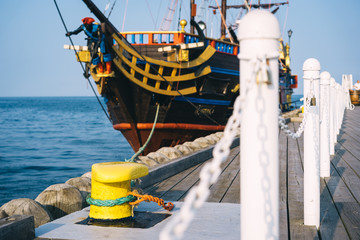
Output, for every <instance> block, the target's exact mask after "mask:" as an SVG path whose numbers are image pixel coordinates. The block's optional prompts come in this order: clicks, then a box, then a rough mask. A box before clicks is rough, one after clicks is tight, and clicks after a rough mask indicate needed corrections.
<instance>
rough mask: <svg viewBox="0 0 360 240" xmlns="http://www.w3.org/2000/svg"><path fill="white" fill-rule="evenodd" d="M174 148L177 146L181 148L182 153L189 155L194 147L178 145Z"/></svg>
mask: <svg viewBox="0 0 360 240" xmlns="http://www.w3.org/2000/svg"><path fill="white" fill-rule="evenodd" d="M174 148H176V149H177V150H179V151H180V152H181V153H182V155H188V154H190V153H192V149H191V148H189V147H188V146H185V145H183V144H182V145H176V146H175V147H174Z"/></svg>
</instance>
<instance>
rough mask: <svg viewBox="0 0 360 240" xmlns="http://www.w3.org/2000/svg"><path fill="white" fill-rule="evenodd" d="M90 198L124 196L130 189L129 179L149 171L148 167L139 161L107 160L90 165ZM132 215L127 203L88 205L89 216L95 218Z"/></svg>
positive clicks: (112, 218)
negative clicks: (111, 205)
mask: <svg viewBox="0 0 360 240" xmlns="http://www.w3.org/2000/svg"><path fill="white" fill-rule="evenodd" d="M91 171H92V173H91V175H92V177H91V198H93V199H99V200H115V199H118V198H122V197H126V195H127V193H128V192H130V191H131V180H132V179H137V178H140V177H143V176H145V175H147V174H148V173H149V170H148V168H147V167H146V166H145V165H143V164H139V163H129V162H107V163H96V164H94V165H92V170H91ZM132 215H133V212H132V207H131V206H130V205H129V203H124V204H121V205H116V206H113V207H104V206H101V207H100V206H95V205H91V206H90V214H89V217H90V218H93V219H97V220H118V219H122V218H126V217H130V216H132Z"/></svg>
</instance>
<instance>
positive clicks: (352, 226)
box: [145, 107, 360, 239]
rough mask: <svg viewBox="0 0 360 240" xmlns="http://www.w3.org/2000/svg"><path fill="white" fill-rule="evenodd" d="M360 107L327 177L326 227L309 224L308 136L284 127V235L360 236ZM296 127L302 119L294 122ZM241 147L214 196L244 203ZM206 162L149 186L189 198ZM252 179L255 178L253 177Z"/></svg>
mask: <svg viewBox="0 0 360 240" xmlns="http://www.w3.org/2000/svg"><path fill="white" fill-rule="evenodd" d="M359 120H360V107H356V108H355V109H354V110H353V111H350V110H346V112H345V116H344V121H343V124H342V128H341V130H340V134H339V135H338V139H337V140H338V142H337V144H336V146H335V151H336V153H335V155H334V156H331V177H329V178H322V179H321V189H320V190H321V193H320V201H321V213H320V221H321V223H320V229H319V230H317V229H316V227H315V226H304V185H303V179H304V166H303V152H304V150H303V137H300V138H299V139H292V138H290V137H287V136H286V135H285V134H284V133H283V132H279V133H280V134H279V146H280V149H279V150H280V152H279V157H280V203H279V204H280V205H279V206H280V226H281V227H280V239H360V204H359V202H360V124H359V123H360V121H359ZM289 126H290V127H291V128H292V130H293V131H294V130H296V129H297V128H298V127H299V123H289ZM239 149H240V148H239V147H235V148H233V149H232V150H231V153H230V156H229V157H228V159H227V161H226V162H225V163H223V165H222V169H223V171H222V173H221V175H220V177H219V180H218V182H217V183H216V184H214V185H212V186H211V195H210V196H209V198H208V202H218V203H240V174H241V171H240V162H239ZM203 164H204V163H201V164H198V165H196V166H194V167H191V168H189V169H187V170H185V171H183V172H181V173H178V174H176V175H174V176H172V177H170V178H168V179H167V180H165V181H162V182H160V183H157V184H155V185H153V186H151V187H148V188H146V189H145V192H146V193H148V194H152V195H154V196H157V197H161V198H163V199H165V200H167V201H183V200H184V198H185V196H186V194H187V192H188V191H189V190H190V188H191V187H193V186H194V185H196V184H197V183H198V182H199V172H200V170H201V167H202V165H203ZM250 184H251V183H250Z"/></svg>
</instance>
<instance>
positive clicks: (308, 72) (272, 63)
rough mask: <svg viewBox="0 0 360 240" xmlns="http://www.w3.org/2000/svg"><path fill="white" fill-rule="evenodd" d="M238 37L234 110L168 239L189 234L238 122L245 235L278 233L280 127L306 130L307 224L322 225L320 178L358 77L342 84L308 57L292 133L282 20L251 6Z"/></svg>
mask: <svg viewBox="0 0 360 240" xmlns="http://www.w3.org/2000/svg"><path fill="white" fill-rule="evenodd" d="M238 37H239V40H240V46H241V49H240V54H239V55H238V57H239V59H240V86H241V89H240V95H239V97H238V99H236V101H235V104H234V112H233V115H232V116H231V117H230V119H229V121H228V123H227V126H226V127H225V130H224V137H223V138H222V139H221V140H220V141H219V142H218V144H217V145H216V147H215V148H214V151H213V156H214V159H213V160H212V162H210V163H207V164H206V165H205V166H204V167H203V169H202V170H201V173H200V183H199V185H198V186H196V187H194V188H192V189H191V190H190V192H189V194H188V195H187V197H186V198H185V203H184V204H183V206H182V208H181V210H180V213H179V214H176V215H175V216H173V217H172V219H171V220H170V222H169V223H168V224H167V226H166V227H165V228H164V229H163V231H162V232H161V235H160V239H162V240H164V239H179V238H181V237H182V236H183V233H184V231H185V230H186V228H187V227H188V226H189V224H190V222H191V220H192V218H193V217H194V214H195V213H196V209H197V208H199V207H201V206H202V204H203V203H204V202H205V201H206V199H207V197H208V195H209V187H210V185H211V184H214V183H215V182H216V180H217V178H218V176H219V172H221V169H220V164H221V163H222V162H223V161H224V160H225V159H226V158H227V156H228V153H229V143H230V142H232V140H233V138H234V132H235V129H236V128H238V127H240V124H241V137H240V140H241V145H240V159H241V161H240V166H241V167H240V168H241V185H240V186H241V189H240V191H241V194H240V195H241V200H240V202H241V213H240V215H241V229H240V233H241V239H279V238H280V235H279V232H280V226H279V156H278V153H279V151H278V149H279V138H278V134H279V133H278V129H279V128H280V129H281V130H283V131H284V132H285V133H286V135H288V136H290V137H292V138H298V137H300V136H301V134H302V133H304V224H305V225H313V226H316V227H317V228H319V226H320V178H321V177H329V176H330V155H334V146H335V143H336V141H337V135H338V134H339V130H340V128H341V124H342V121H343V116H344V112H345V109H353V108H354V107H353V105H351V103H350V99H349V98H350V96H349V88H350V87H351V85H352V76H351V75H343V79H342V86H341V85H340V84H339V83H337V82H336V81H335V79H334V78H332V77H331V75H330V73H328V72H326V71H323V72H322V73H321V74H320V71H321V66H320V62H319V61H318V60H317V59H315V58H309V59H307V60H306V61H305V62H304V64H303V81H304V106H303V107H304V114H303V121H302V123H301V124H300V126H299V129H298V130H297V131H296V132H292V131H290V130H289V128H288V126H287V125H286V124H285V120H284V119H283V118H282V117H281V114H280V113H281V111H278V106H279V100H278V92H277V89H278V76H279V73H278V70H279V66H278V60H277V58H278V54H279V53H278V49H277V46H278V39H279V38H280V28H279V24H278V21H277V19H276V18H275V17H274V16H273V15H272V14H270V13H269V12H267V11H261V10H256V11H251V12H249V13H248V14H247V15H246V16H245V17H244V18H243V19H242V21H241V23H240V25H239V29H238ZM250 183H251V184H250Z"/></svg>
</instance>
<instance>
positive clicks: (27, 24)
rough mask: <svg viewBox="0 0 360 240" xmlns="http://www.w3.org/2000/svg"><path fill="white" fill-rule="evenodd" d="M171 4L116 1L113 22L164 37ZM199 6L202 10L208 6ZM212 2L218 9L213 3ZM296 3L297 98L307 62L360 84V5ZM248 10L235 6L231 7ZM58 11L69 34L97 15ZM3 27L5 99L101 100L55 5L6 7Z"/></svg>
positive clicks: (72, 4) (288, 16) (19, 0)
mask: <svg viewBox="0 0 360 240" xmlns="http://www.w3.org/2000/svg"><path fill="white" fill-rule="evenodd" d="M169 1H171V0H169ZM169 1H165V0H139V1H135V0H117V1H116V4H115V6H114V9H113V12H112V13H111V16H110V20H111V21H112V23H113V24H114V25H115V26H116V27H117V29H118V30H119V31H122V30H123V31H145V30H147V31H151V30H158V29H159V26H160V23H161V21H162V19H163V17H164V16H165V15H166V12H167V11H166V9H167V7H168V2H169ZM219 1H220V0H219ZM94 2H95V4H96V5H97V6H98V7H99V8H100V9H101V10H104V9H105V6H106V4H107V3H109V2H110V6H111V5H112V4H113V2H114V0H111V1H109V0H95V1H94ZM180 2H182V5H181V6H182V8H181V9H182V10H181V18H185V17H186V16H188V15H189V6H188V5H189V3H188V2H189V1H182V0H180V1H179V4H180ZM196 2H197V3H198V6H200V3H201V1H200V0H197V1H196ZM208 2H211V3H212V5H215V4H216V3H215V1H214V0H208ZM254 2H255V1H254ZM256 2H257V1H256ZM272 2H274V1H272ZM289 2H290V4H289V6H283V7H281V9H280V10H279V11H278V12H277V13H276V16H277V17H278V19H279V24H280V29H281V31H282V33H283V38H284V40H285V41H286V42H287V41H288V37H287V31H288V30H289V29H291V30H292V31H293V35H292V37H291V41H290V46H291V50H290V51H291V68H292V73H293V74H297V75H298V76H299V88H298V89H296V90H295V93H300V94H301V93H302V91H303V90H302V86H303V84H302V75H303V72H302V66H303V63H304V61H305V60H306V59H308V58H316V59H318V60H319V62H320V65H321V71H328V72H329V73H330V74H331V75H332V76H333V77H334V78H335V80H336V81H337V82H341V77H342V74H352V75H353V79H354V82H355V81H356V80H358V79H360V69H359V67H360V44H359V42H360V27H359V23H360V14H359V13H358V11H359V9H360V1H359V0H348V1H335V0H289ZM126 3H128V4H126ZM241 3H242V1H235V0H228V4H241ZM57 4H58V6H59V8H60V11H61V13H62V16H63V18H64V21H65V24H66V27H67V28H68V30H69V31H71V30H74V29H76V28H77V27H79V26H80V24H81V19H82V18H83V17H86V16H92V14H91V13H90V11H89V10H88V8H87V7H86V6H85V4H84V3H83V2H82V1H81V0H57ZM126 6H127V7H126ZM198 11H200V9H199V8H198ZM206 11H208V10H206ZM125 13H126V14H125ZM210 13H211V12H210ZM107 14H109V10H108V11H107V12H106V15H107ZM218 16H219V15H218V14H217V15H215V16H214V15H213V14H208V15H207V20H208V25H207V26H208V30H207V34H208V36H213V37H217V35H216V34H217V32H218V31H217V29H216V28H217V26H218V25H219V24H220V23H219V20H218V19H216V17H218ZM238 16H239V14H238V12H235V11H231V12H230V13H228V21H229V22H228V23H231V21H232V23H234V21H235V19H236V18H237V17H238ZM178 19H179V10H177V11H176V13H175V16H174V23H173V24H172V25H171V26H172V28H171V29H170V30H177V25H176V22H177V20H178ZM0 20H1V23H2V29H1V31H0V36H1V40H0V43H1V44H0V52H1V55H2V57H1V58H0V59H1V60H0V61H1V62H0V70H1V71H0V72H1V75H0V97H8V96H93V95H94V94H93V92H92V90H91V88H90V86H89V84H88V83H87V81H86V80H85V78H84V77H83V75H82V74H83V72H82V69H81V66H80V64H79V63H78V62H76V60H75V56H74V52H73V51H70V50H65V49H64V48H63V45H64V44H70V42H69V40H68V38H67V37H65V33H66V31H65V29H64V26H63V24H62V22H61V20H60V17H59V14H58V12H57V10H56V7H55V4H54V1H52V0H32V1H26V0H11V1H0ZM124 20H125V21H124ZM211 29H213V30H211ZM185 30H188V28H186V29H185ZM84 38H85V35H84V34H83V33H80V34H79V35H77V36H74V37H73V41H74V43H75V45H86V43H85V40H84Z"/></svg>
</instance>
